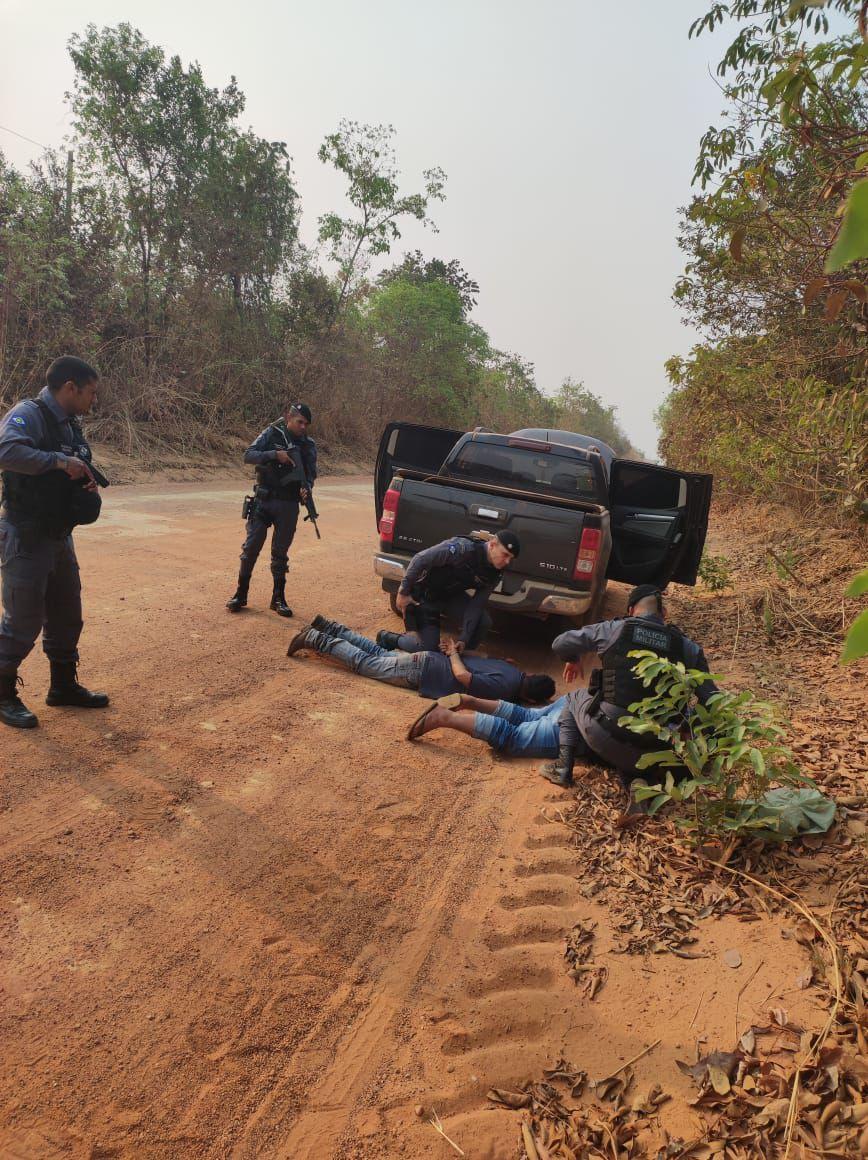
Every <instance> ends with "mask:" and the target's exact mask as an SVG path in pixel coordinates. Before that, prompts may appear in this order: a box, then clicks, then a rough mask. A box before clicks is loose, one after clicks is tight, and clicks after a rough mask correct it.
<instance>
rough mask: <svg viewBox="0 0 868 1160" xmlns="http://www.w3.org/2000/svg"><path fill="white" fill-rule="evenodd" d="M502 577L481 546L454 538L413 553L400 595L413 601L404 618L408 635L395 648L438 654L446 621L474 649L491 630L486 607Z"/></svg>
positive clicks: (482, 542)
mask: <svg viewBox="0 0 868 1160" xmlns="http://www.w3.org/2000/svg"><path fill="white" fill-rule="evenodd" d="M502 576H503V573H502V572H500V571H499V570H498V569H497V568H495V567H494V566H493V565H492V564H491V563H490V562H489V560H488V554H487V551H486V544H485V541H484V540H471V539H469V538H467V537H465V536H453V537H452V538H451V539H449V540H443V541H442V543H439V544H434V545H433V547H431V548H425V549H423V551H421V552H417V553H416V555H415V556H414V557H413V559H412V560H411V561H410V563H409V564H408V565H407V571H406V572H405V573H404V579H403V580H402V581H401V585H400V588H399V589H398V591H399V593H400V594H401V595H406V596H412V597H413V599H414V600H415V601H417V604H416V605H415V606H414V605H410V606H409V607H408V608H407V610H406V612H405V613H404V624H405V627H406V629H407V632H406V633H405V634H402V636H401V637H400V638H399V641H398V647H399V648H401V649H404V650H405V651H410V652H412V651H415V650H417V649H421V650H423V651H431V650H435V649H437V648H439V645H440V620H441V617H444V616H445V617H446V618H447V620H449V621H451V622H453V623H455V624H457V625H459V626H460V628H459V634H458V640H460V641H463V642H464V644H466V645H467V647H468V648H474V647H475V646H476V645H477V644H478V643H479V642H480V640H482V638H483V637H484V635H485V633H486V631H487V629H488V627H489V626H490V624H491V619H490V617H489V616H488V615H487V614H486V612H485V605H486V603H487V601H488V598H489V596H490V595H491V593H492V592H493V591H494V589H495V588H496V587H497V585H498V584H499V583H500V580H501V577H502ZM470 590H472V592H473V595H470Z"/></svg>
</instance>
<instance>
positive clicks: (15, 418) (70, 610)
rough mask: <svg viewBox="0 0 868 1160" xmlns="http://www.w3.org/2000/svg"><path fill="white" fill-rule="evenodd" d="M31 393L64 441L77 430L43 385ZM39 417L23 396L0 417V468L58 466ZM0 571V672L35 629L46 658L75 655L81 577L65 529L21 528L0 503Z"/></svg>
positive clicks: (28, 472)
mask: <svg viewBox="0 0 868 1160" xmlns="http://www.w3.org/2000/svg"><path fill="white" fill-rule="evenodd" d="M38 398H39V399H40V400H41V401H42V402H43V403H44V404H45V406H47V407H48V408H49V409H50V411H51V413H52V414H53V415H54V416H55V417H56V419H57V420H58V423H59V424H60V431H61V435H62V437H63V439H64V441H65V442H68V443H69V445H70V447H72V446H74V445H75V444H76V443H80V441H81V435H80V431H78V430H74V429H73V423H72V421H71V420H70V417H69V416H68V415H67V413H66V412H65V411H64V410H63V408H62V407H61V406H60V405H59V404H58V402H57V400H56V399H55V397H54V395H53V394H52V393H51V391H49V389H48V387H43V389H42V390H41V391H40V393H39V395H38ZM50 442H51V439H50V435H49V432H48V429H47V425H46V422H45V419H44V417H43V415H42V412H41V411H40V409H39V407H38V406H37V404H36V402H35V401H34V400H33V399H23V400H22V401H21V402H19V403H16V404H15V406H14V407H13V408H12V409H11V410H10V411H8V412H7V414H6V415H5V416H4V417H3V419H2V420H0V471H3V472H14V473H16V474H17V475H24V476H37V475H44V474H45V473H47V472H49V471H55V470H57V469H58V468H61V467H62V466H63V463H64V462H65V459H66V456H65V455H64V454H63V453H62V452H57V451H48V450H45V449H44V447H45V445H46V444H49V443H50ZM0 575H2V602H3V617H2V620H0V675H3V676H10V675H11V676H14V675H15V674H16V673H17V672H18V668H19V666H20V664H21V662H22V661H23V660H24V659H25V657H26V656H27V655H28V654H29V653H30V651H31V650H32V648H33V646H34V644H35V643H36V640H37V638H38V636H39V633H40V632H42V647H43V649H44V651H45V653H46V655H47V656H48V658H49V659H50V660H53V661H59V662H62V663H66V662H72V663H77V662H78V641H79V637H80V636H81V630H82V615H81V580H80V577H79V570H78V561H77V559H76V556H75V547H74V545H73V542H72V536H71V535H70V534H68V533H66V534H61V535H57V536H53V535H50V534H48V533H47V532H45V531H43V530H40V529H39V528H33V527H32V526H28V527H25V526H23V525H22V524H21V523H20V522H19V521H17V520H16V519H15V517H14V516H13V514H12V513H11V512H10V510H9V508H8V505H4V507H3V508H2V510H0Z"/></svg>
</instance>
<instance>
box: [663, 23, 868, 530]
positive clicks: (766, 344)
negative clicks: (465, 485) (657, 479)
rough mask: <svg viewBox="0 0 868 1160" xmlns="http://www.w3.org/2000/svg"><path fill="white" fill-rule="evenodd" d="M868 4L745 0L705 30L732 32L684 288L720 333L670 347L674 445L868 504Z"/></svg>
mask: <svg viewBox="0 0 868 1160" xmlns="http://www.w3.org/2000/svg"><path fill="white" fill-rule="evenodd" d="M865 19H866V17H865V6H864V4H861V5H860V4H858V3H856V2H855V0H834V2H833V3H822V2H821V3H810V4H798V3H797V4H790V3H789V2H787V0H762V2H760V3H755V2H753V0H735V2H733V3H729V4H720V3H715V4H713V5H711V6H710V7H709V9H708V11H707V12H706V13H705V14H704V15H702V16H700V17H699V18H698V19H697V20H696V21H695V23H694V25H693V27H692V28H691V30H690V31H691V35H692V36H701V35H703V34H706V33H708V32H709V31H714V30H716V29H718V28H720V27H721V26H722V27H723V28H724V29H725V30H728V31H729V32H731V33H732V39H731V41H730V42H729V47H728V48H727V50H726V52H725V54H724V56H723V59H722V60H721V62H720V65H719V68H718V70H717V72H718V80H719V83H720V85H721V88H722V94H723V101H724V105H725V110H724V113H723V119H722V121H721V122H720V124H719V125H718V126H712V127H711V128H709V129H708V131H707V133H706V134H705V135H704V137H703V138H702V142H701V146H700V152H699V156H698V159H697V163H696V171H695V175H694V176H695V182H696V185H697V187H698V191H697V193H696V196H695V197H694V198H693V200H692V201H691V202H690V204H689V205H688V206H687V207H686V208H685V209H684V210H683V211H682V217H681V228H680V233H679V241H680V245H681V248H682V250H683V251H684V254H685V256H686V259H687V263H686V267H685V270H684V274H683V276H682V277H681V278H680V279H679V281H678V283H677V285H676V287H675V300H676V302H677V303H678V304H679V305H680V307H681V309H682V311H683V314H684V318H685V321H686V322H688V323H690V324H691V325H693V326H695V327H697V328H698V329H699V330H700V331H701V332H702V333H703V334H704V336H705V338H704V341H703V342H701V343H700V344H699V345H697V346H696V347H695V348H694V350H693V351H692V352H691V354H690V355H689V356H688V357H687V358H673V359H671V360H670V362H669V364H668V372H669V377H670V380H671V382H672V385H673V390H672V392H671V394H670V395H669V397H668V398H667V400H666V401H665V403H664V404H663V406H662V407H661V408H660V411H659V415H658V418H659V422H660V426H661V439H660V450H661V453H662V454H663V456H664V458H665V459H666V460H667V461H671V462H673V463H677V464H678V465H679V466H681V467H692V468H694V469H696V470H702V471H710V472H712V473H713V474H714V476H715V485H716V491H717V494H718V496H721V495H729V496H745V495H756V496H761V497H762V498H763V499H765V500H768V499H771V498H774V499H776V500H778V501H782V502H789V503H794V504H797V505H799V506H800V507H802V508H804V507H806V506H811V505H822V506H823V507H824V508H826V509H827V510H828V509H836V510H837V511H838V512H839V513H840V514H847V513H849V514H855V513H857V512H858V511H859V510H860V508H861V505H862V503H863V501H864V500H865V499H866V495H868V491H866V472H865V463H866V460H868V409H866V408H868V392H866V389H865V388H866V366H868V341H866V340H868V286H866V279H868V205H866V206H865V207H862V204H861V203H862V202H863V201H866V199H868V89H866V85H865V78H866V71H868V41H866V25H865ZM842 222H843V224H842ZM860 255H861V256H860Z"/></svg>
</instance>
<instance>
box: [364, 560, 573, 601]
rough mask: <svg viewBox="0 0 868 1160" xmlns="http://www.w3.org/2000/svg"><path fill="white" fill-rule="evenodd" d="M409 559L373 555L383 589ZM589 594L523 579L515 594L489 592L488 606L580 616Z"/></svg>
mask: <svg viewBox="0 0 868 1160" xmlns="http://www.w3.org/2000/svg"><path fill="white" fill-rule="evenodd" d="M408 562H409V557H407V558H404V557H401V556H389V555H386V554H385V553H384V552H377V554H376V555H375V556H374V573H375V575H377V576H379V577H380V578H381V579H382V580H383V587H391V585H392V584H394V585H395V587H396V588H397V586H398V585H399V584H400V583H401V581H402V580H403V579H404V571H405V568H406V566H407V563H408ZM591 599H592V594H591V593H590V592H576V591H575V590H574V589H572V588H562V587H560V586H558V585H556V584H548V583H546V582H545V581H544V580H530V579H528V580H524V581H523V582H522V585H521V587H520V588H519V589H518V591H517V592H513V593H512V594H511V595H507V594H506V593H504V592H494V593H492V595H491V597H490V599H489V604H490V605H491V606H492V608H497V609H499V610H500V611H502V612H521V613H524V614H525V615H533V614H534V613H537V614H542V615H545V616H581V615H582V614H583V613H585V612H587V611H588V609H589V608H590V607H591Z"/></svg>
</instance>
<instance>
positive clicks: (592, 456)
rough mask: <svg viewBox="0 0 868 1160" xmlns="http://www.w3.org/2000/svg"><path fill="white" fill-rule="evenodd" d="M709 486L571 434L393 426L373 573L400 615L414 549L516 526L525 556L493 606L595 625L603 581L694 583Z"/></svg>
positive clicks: (379, 495)
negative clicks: (401, 589)
mask: <svg viewBox="0 0 868 1160" xmlns="http://www.w3.org/2000/svg"><path fill="white" fill-rule="evenodd" d="M711 482H712V481H711V476H710V475H697V474H688V473H685V472H680V471H675V470H673V469H671V468H668V467H659V466H657V465H656V464H653V463H642V462H638V461H635V460H632V459H618V458H617V457H616V455H615V453H614V452H613V451H612V449H611V448H610V447H608V446H606V444H604V443H601V442H600V441H599V440H595V439H592V438H590V437H588V436H586V435H579V434H574V433H573V432H570V431H549V430H543V429H538V428H529V429H526V430H522V431H514V432H513V433H512V434H510V435H498V434H495V433H493V432H488V431H473V432H462V431H454V430H448V429H445V428H440V427H424V426H419V425H417V424H411V423H390V424H389V425H388V426H387V427H386V429H385V431H384V432H383V437H382V440H381V442H380V450H379V454H378V456H377V466H376V478H375V504H376V516H377V528H378V531H379V536H380V547H379V551H377V552H376V553H375V555H374V572H375V574H376V575H377V576H379V577H380V579H381V581H382V586H383V589H384V591H386V592H387V593H388V594H389V596H390V600H391V603H392V607H393V609H394V608H395V603H394V601H395V595H396V593H397V591H398V585H399V584H400V582H401V579H402V577H403V575H404V570H405V568H406V565H407V563H408V562H409V560H410V559H411V557H412V556H414V555H415V553H416V552H418V551H420V550H421V549H422V548H427V547H430V546H431V545H432V544H436V543H438V542H439V541H441V540H445V539H448V538H449V537H450V536H467V535H474V534H476V535H480V536H487V535H490V534H491V533H493V532H496V531H498V530H499V529H501V528H510V529H511V530H513V531H514V532H516V533H517V534H518V536H519V538H520V539H521V544H522V551H521V555H520V557H519V558H518V560H517V561H516V563H515V565H514V566H513V567H511V568H509V569H508V571H507V572H505V573H504V576H503V580H502V581H501V584H500V586H499V588H498V589H497V590H496V591H495V592H494V593H493V595H492V596H491V599H490V604H491V606H492V607H493V608H494V609H498V610H500V611H502V612H517V613H523V614H524V615H531V616H537V617H547V616H551V615H560V616H569V617H579V616H583V615H585V614H588V615H589V616H590V617H591V618H596V617H597V615H598V614H599V612H600V609H601V607H602V600H603V595H604V593H605V588H606V582H607V580H621V581H624V582H626V583H628V584H645V583H654V584H659V585H660V587H661V588H663V587H665V586H666V584H668V583H670V582H671V581H675V582H676V583H679V584H695V583H696V575H697V570H698V568H699V561H700V559H701V557H702V548H703V544H704V542H705V535H706V529H707V525H708V512H709V506H710V503H711Z"/></svg>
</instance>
